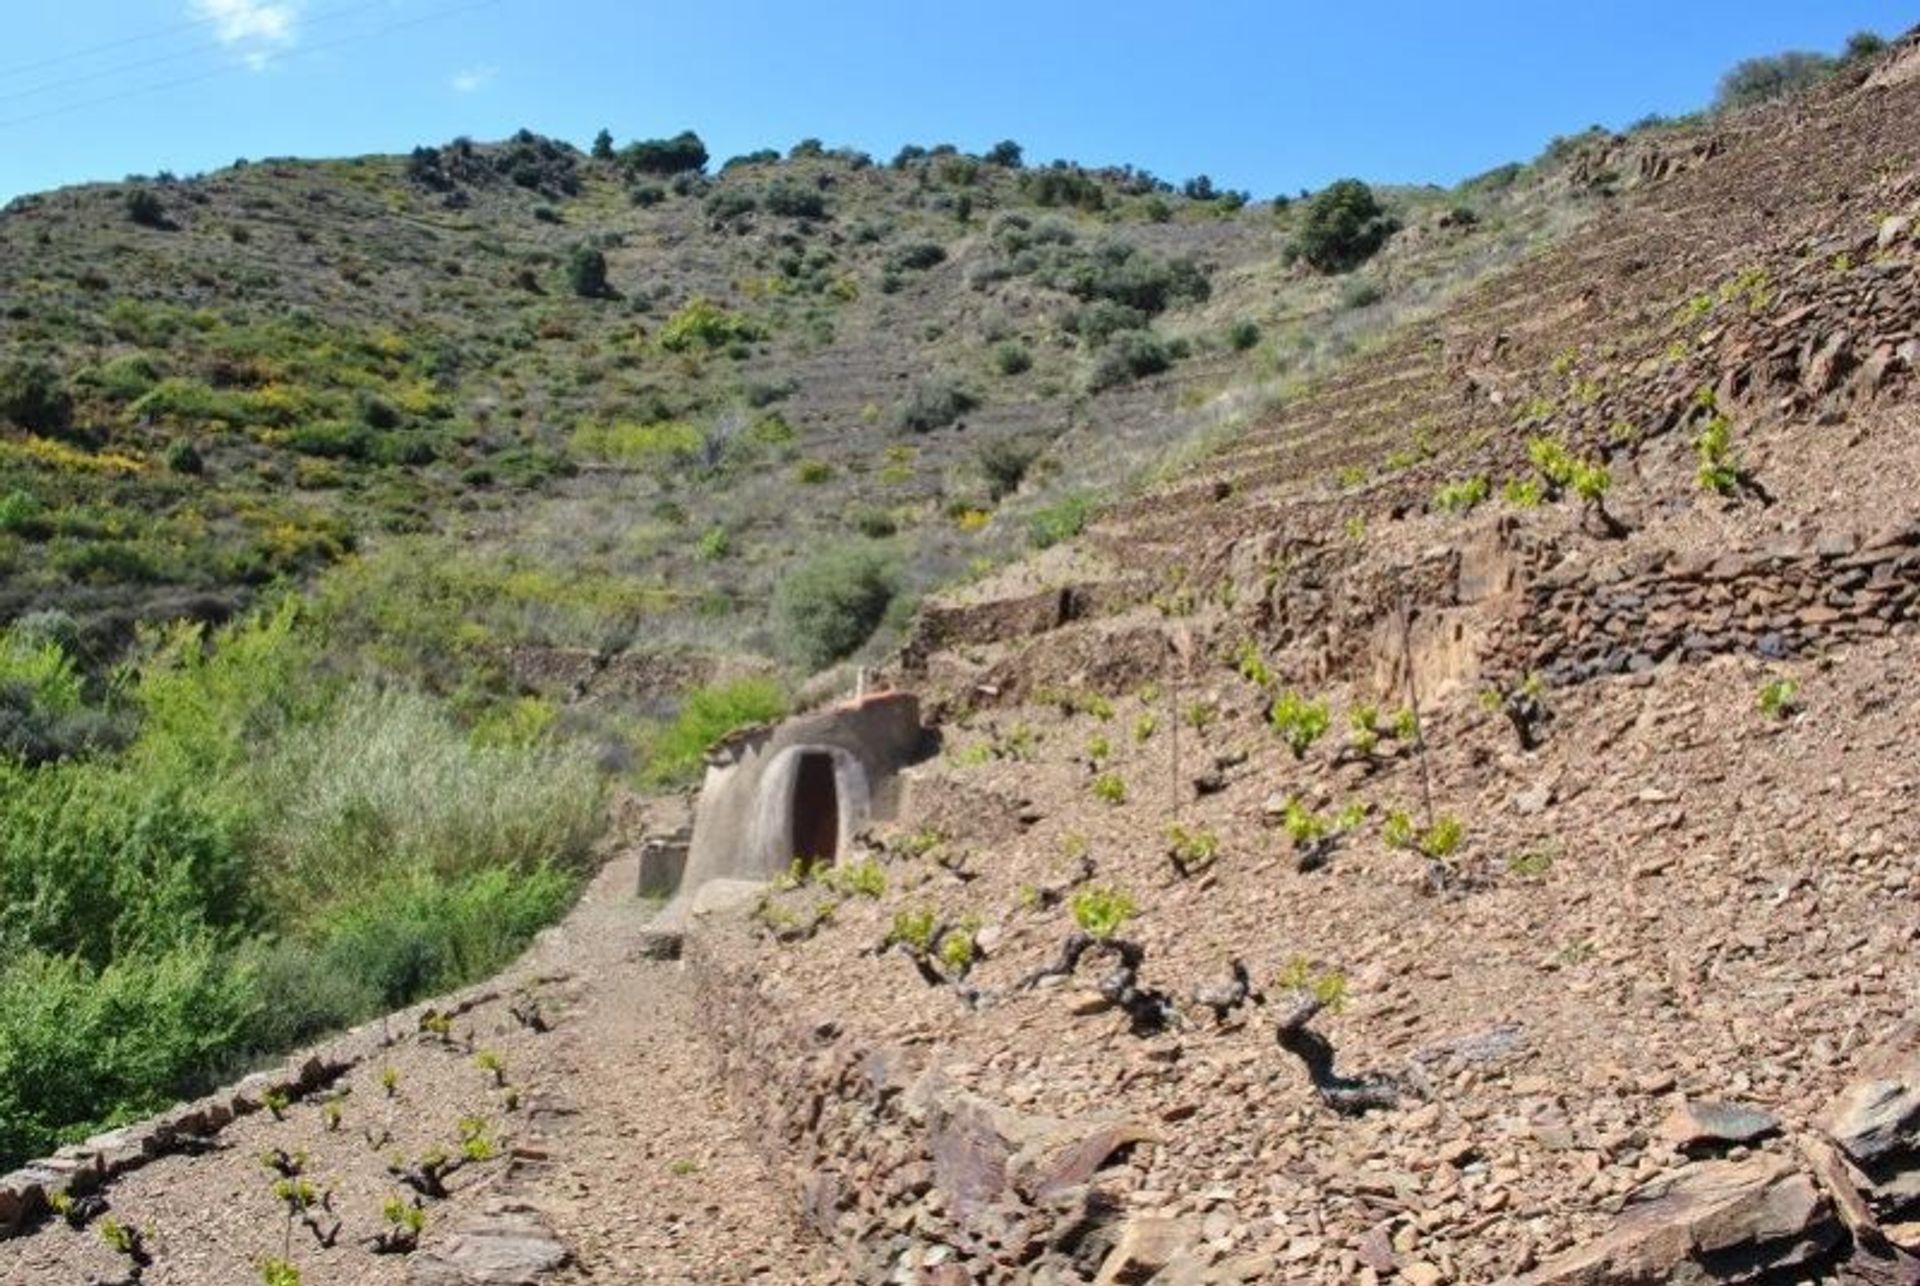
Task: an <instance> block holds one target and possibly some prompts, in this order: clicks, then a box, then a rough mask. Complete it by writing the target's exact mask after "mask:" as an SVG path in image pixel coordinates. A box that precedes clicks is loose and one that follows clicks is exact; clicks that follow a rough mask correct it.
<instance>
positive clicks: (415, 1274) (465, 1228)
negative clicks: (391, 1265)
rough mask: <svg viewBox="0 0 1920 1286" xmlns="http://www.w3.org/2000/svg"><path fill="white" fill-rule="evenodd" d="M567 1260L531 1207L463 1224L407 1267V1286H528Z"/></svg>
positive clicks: (497, 1212)
mask: <svg viewBox="0 0 1920 1286" xmlns="http://www.w3.org/2000/svg"><path fill="white" fill-rule="evenodd" d="M572 1258H573V1256H572V1255H571V1254H570V1253H569V1252H568V1250H567V1248H566V1247H565V1246H563V1245H561V1244H560V1241H559V1239H558V1238H557V1237H556V1236H555V1235H554V1233H553V1230H552V1229H551V1228H550V1227H548V1225H547V1222H546V1220H545V1219H544V1218H542V1217H541V1215H540V1213H539V1212H538V1211H536V1210H534V1209H533V1207H531V1206H519V1205H510V1206H503V1207H501V1208H499V1209H496V1210H494V1211H492V1212H490V1213H488V1214H484V1215H481V1216H478V1217H476V1218H474V1219H471V1220H468V1221H466V1222H464V1223H462V1224H461V1225H459V1226H458V1227H456V1228H455V1229H454V1230H453V1231H452V1232H450V1233H449V1234H448V1235H447V1236H446V1238H445V1239H444V1240H442V1241H441V1242H440V1243H439V1244H438V1245H435V1246H432V1247H430V1248H427V1249H422V1250H421V1251H419V1252H417V1253H416V1254H414V1255H413V1257H412V1258H411V1259H410V1260H409V1261H408V1263H407V1282H408V1284H409V1286H533V1283H535V1282H537V1281H538V1280H539V1279H540V1278H541V1277H542V1276H544V1275H545V1274H547V1273H551V1272H556V1271H558V1270H559V1269H561V1268H564V1267H566V1266H567V1264H568V1263H570V1262H571V1261H572Z"/></svg>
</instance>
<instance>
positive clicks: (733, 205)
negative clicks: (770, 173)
mask: <svg viewBox="0 0 1920 1286" xmlns="http://www.w3.org/2000/svg"><path fill="white" fill-rule="evenodd" d="M759 205H760V199H759V198H758V197H756V196H754V194H753V193H751V192H749V191H747V190H746V189H744V188H735V187H721V188H715V189H714V190H713V191H712V192H710V193H708V194H707V200H706V211H707V218H709V219H711V220H713V222H714V223H715V224H727V223H732V222H733V221H734V220H735V219H738V218H741V217H742V216H744V215H749V214H752V213H753V212H754V210H756V209H757V208H758V207H759Z"/></svg>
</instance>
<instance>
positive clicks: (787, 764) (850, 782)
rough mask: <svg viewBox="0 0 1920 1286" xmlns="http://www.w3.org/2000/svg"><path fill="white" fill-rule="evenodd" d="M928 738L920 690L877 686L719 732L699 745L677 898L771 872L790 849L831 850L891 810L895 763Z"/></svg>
mask: <svg viewBox="0 0 1920 1286" xmlns="http://www.w3.org/2000/svg"><path fill="white" fill-rule="evenodd" d="M929 741H930V734H929V733H928V732H927V730H926V729H924V728H922V727H921V726H920V702H919V699H918V698H916V697H914V696H913V695H912V694H910V693H905V692H879V693H874V694H871V695H868V696H864V697H859V698H856V699H854V700H850V701H846V702H843V703H841V704H839V705H834V706H828V707H826V708H824V709H820V710H816V711H813V712H811V713H808V714H803V715H799V716H796V717H795V718H792V719H788V720H786V721H785V722H784V723H779V724H775V725H771V726H767V727H760V728H750V729H747V730H745V731H743V732H740V733H736V734H735V735H734V736H732V737H730V738H728V739H727V740H725V741H722V742H720V743H719V744H718V745H716V746H715V747H714V748H713V749H712V750H711V751H709V752H708V755H707V777H706V782H705V784H703V785H702V786H701V788H700V799H699V802H698V804H696V805H695V808H694V822H693V842H692V845H691V847H690V849H689V851H688V853H687V865H686V874H685V875H684V877H683V878H682V880H681V883H680V900H681V901H685V900H686V899H688V898H689V897H691V896H692V895H693V894H694V893H696V892H697V891H698V890H699V888H700V886H701V885H703V884H706V883H708V882H709V881H712V880H722V879H725V880H766V879H771V878H772V877H773V876H775V875H778V874H779V873H780V872H782V871H785V870H786V869H787V868H788V866H789V865H791V863H792V862H793V860H794V859H795V858H796V857H799V858H806V859H809V860H812V861H816V862H833V861H836V860H838V859H839V858H840V856H841V854H843V853H844V852H846V850H847V847H848V845H849V844H850V843H851V841H852V839H853V837H854V835H855V834H857V833H858V832H859V831H860V830H861V829H862V828H863V827H865V826H867V825H868V824H869V823H870V822H874V821H888V820H891V819H892V818H894V817H896V816H897V815H898V814H899V811H900V807H901V802H902V801H901V789H902V785H903V783H902V781H901V778H900V771H901V769H903V768H905V767H907V766H908V765H910V764H912V763H914V762H915V761H916V760H919V759H921V758H923V757H924V756H925V755H926V754H927V752H928V749H929V744H928V743H929Z"/></svg>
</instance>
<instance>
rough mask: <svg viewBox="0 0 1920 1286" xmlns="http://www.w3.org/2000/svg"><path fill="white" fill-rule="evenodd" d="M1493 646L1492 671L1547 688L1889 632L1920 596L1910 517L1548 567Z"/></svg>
mask: <svg viewBox="0 0 1920 1286" xmlns="http://www.w3.org/2000/svg"><path fill="white" fill-rule="evenodd" d="M1522 594H1523V598H1524V604H1525V606H1524V610H1522V611H1521V612H1519V613H1518V614H1517V615H1516V616H1515V617H1513V618H1512V620H1511V621H1510V622H1509V624H1508V626H1507V628H1506V629H1505V630H1504V631H1503V634H1502V636H1501V637H1500V639H1499V640H1498V642H1497V643H1496V644H1495V645H1494V647H1493V655H1492V656H1491V658H1490V667H1489V668H1491V669H1493V670H1495V671H1497V672H1505V673H1507V674H1514V673H1538V674H1539V675H1540V676H1541V678H1542V679H1544V680H1545V681H1546V682H1547V683H1549V684H1552V685H1562V686H1563V685H1566V684H1570V683H1579V682H1582V681H1585V680H1587V679H1591V678H1595V677H1598V676H1600V675H1605V674H1621V673H1628V672H1635V671H1641V670H1649V669H1652V668H1653V667H1654V666H1656V665H1658V664H1660V663H1661V662H1663V661H1666V660H1669V659H1677V660H1680V661H1698V660H1703V659H1705V658H1706V657H1709V656H1714V655H1718V654H1722V653H1745V654H1750V655H1754V656H1759V657H1763V658H1766V659H1771V660H1785V659H1787V658H1790V657H1799V656H1805V655H1808V654H1809V653H1813V652H1816V651H1818V650H1820V649H1821V648H1823V647H1827V646H1830V645H1833V644H1836V643H1843V642H1849V641H1853V640H1858V639H1861V638H1869V637H1873V636H1876V635H1882V634H1885V633H1887V632H1888V631H1889V630H1891V629H1892V628H1893V627H1894V626H1896V625H1897V624H1899V623H1901V622H1903V621H1908V620H1911V619H1913V617H1914V615H1915V603H1916V600H1920V522H1909V523H1903V524H1898V525H1895V526H1891V527H1889V528H1887V529H1886V530H1884V531H1881V532H1879V533H1878V534H1876V535H1873V536H1871V537H1868V538H1867V539H1865V540H1862V539H1859V538H1858V537H1855V536H1853V535H1850V534H1838V535H1830V536H1824V537H1819V538H1817V539H1810V540H1806V541H1792V540H1787V541H1782V542H1780V543H1777V544H1775V545H1772V546H1770V547H1768V548H1764V549H1758V550H1736V551H1729V552H1725V553H1721V554H1718V555H1711V554H1708V555H1699V556H1695V557H1690V558H1679V557H1669V556H1667V555H1664V554H1658V553H1652V554H1648V555H1645V556H1643V557H1641V558H1639V559H1637V560H1635V561H1634V563H1633V564H1631V565H1629V566H1627V567H1624V568H1620V569H1616V570H1615V571H1614V572H1612V573H1600V574H1596V573H1595V572H1593V571H1590V570H1588V569H1585V568H1573V567H1569V568H1567V569H1565V570H1563V571H1550V572H1548V573H1546V574H1545V575H1543V576H1541V577H1539V578H1538V579H1536V580H1534V581H1532V582H1531V583H1529V584H1527V585H1526V586H1525V587H1524V589H1523V591H1522Z"/></svg>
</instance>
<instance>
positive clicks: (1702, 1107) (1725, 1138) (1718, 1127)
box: [1661, 1098, 1780, 1153]
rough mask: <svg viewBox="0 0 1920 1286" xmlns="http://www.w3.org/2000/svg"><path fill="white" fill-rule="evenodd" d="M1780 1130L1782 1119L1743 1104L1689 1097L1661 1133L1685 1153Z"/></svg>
mask: <svg viewBox="0 0 1920 1286" xmlns="http://www.w3.org/2000/svg"><path fill="white" fill-rule="evenodd" d="M1779 1132H1780V1118H1778V1117H1776V1116H1775V1115H1774V1114H1773V1113H1771V1112H1766V1111H1762V1110H1761V1109H1760V1108H1757V1107H1748V1106H1746V1105H1745V1104H1742V1103H1718V1102H1713V1101H1711V1100H1707V1099H1692V1098H1690V1099H1687V1100H1686V1101H1685V1102H1683V1103H1681V1104H1680V1105H1679V1106H1678V1107H1676V1108H1674V1109H1673V1114H1672V1115H1671V1116H1669V1117H1668V1118H1667V1120H1666V1123H1665V1124H1664V1125H1663V1126H1662V1127H1661V1133H1663V1134H1664V1135H1666V1137H1667V1139H1668V1140H1669V1141H1670V1142H1672V1144H1673V1145H1674V1146H1675V1147H1677V1148H1679V1149H1680V1150H1681V1151H1682V1152H1689V1153H1699V1152H1711V1151H1714V1150H1716V1149H1720V1148H1728V1147H1732V1146H1734V1145H1736V1144H1741V1143H1752V1142H1754V1141H1756V1140H1758V1139H1764V1138H1766V1137H1768V1136H1769V1135H1773V1134H1778V1133H1779Z"/></svg>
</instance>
